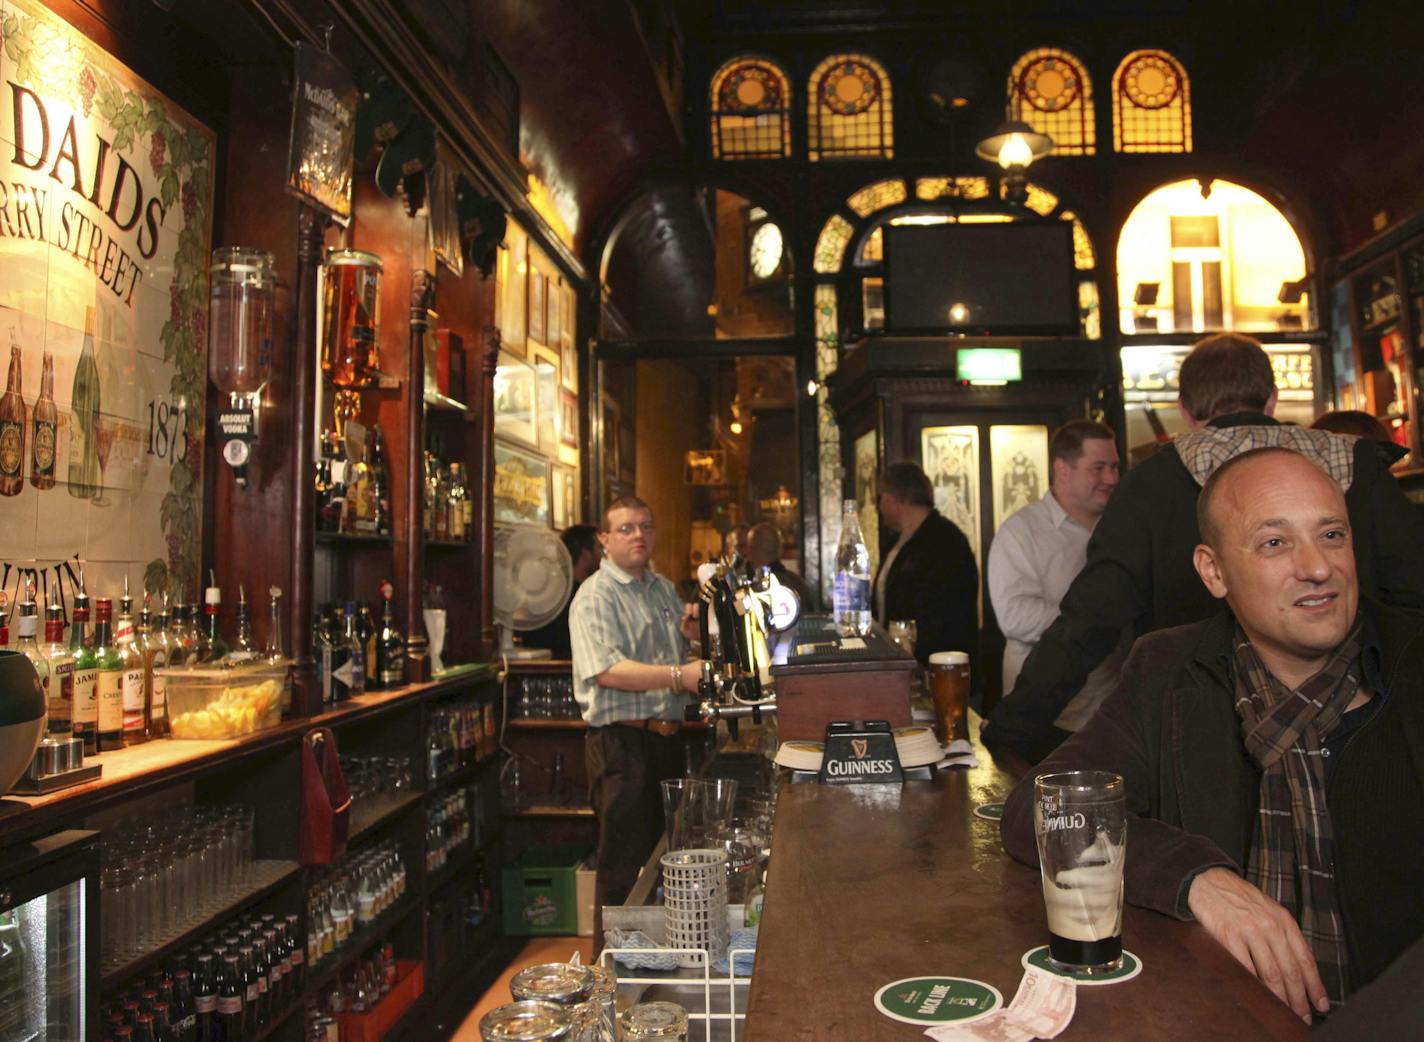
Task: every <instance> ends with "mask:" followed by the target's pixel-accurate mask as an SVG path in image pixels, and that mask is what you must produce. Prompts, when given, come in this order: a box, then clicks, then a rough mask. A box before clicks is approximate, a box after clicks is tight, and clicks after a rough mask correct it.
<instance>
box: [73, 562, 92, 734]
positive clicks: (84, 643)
mask: <svg viewBox="0 0 1424 1042" xmlns="http://www.w3.org/2000/svg"><path fill="white" fill-rule="evenodd" d="M69 650H70V651H71V652H73V653H74V737H75V738H82V739H84V751H85V752H86V753H96V752H98V751H99V664H98V661H97V660H96V659H95V658H94V645H93V641H91V640H90V638H89V595H88V594H87V593H86V592H85V591H84V573H83V572H82V571H81V572H80V573H79V589H78V590H77V591H76V592H75V594H74V625H73V626H72V627H71V628H70V632H69Z"/></svg>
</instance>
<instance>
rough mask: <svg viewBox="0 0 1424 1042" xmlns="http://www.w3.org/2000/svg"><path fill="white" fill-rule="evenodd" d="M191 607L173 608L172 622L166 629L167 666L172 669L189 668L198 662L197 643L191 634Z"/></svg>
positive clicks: (184, 605) (177, 606) (177, 605)
mask: <svg viewBox="0 0 1424 1042" xmlns="http://www.w3.org/2000/svg"><path fill="white" fill-rule="evenodd" d="M192 618H193V614H192V607H191V606H190V605H187V604H182V603H179V604H175V605H174V606H173V622H172V623H171V624H170V625H169V628H168V664H169V665H170V666H174V667H187V666H191V665H193V664H194V663H196V662H197V661H198V641H197V636H196V634H194V632H193V627H192V625H191V623H192Z"/></svg>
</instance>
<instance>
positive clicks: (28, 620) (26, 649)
mask: <svg viewBox="0 0 1424 1042" xmlns="http://www.w3.org/2000/svg"><path fill="white" fill-rule="evenodd" d="M16 630H17V631H18V639H17V640H16V641H15V650H16V651H18V652H19V653H20V654H22V655H24V656H25V657H26V658H27V659H29V660H30V663H31V664H32V665H33V666H34V667H35V672H36V673H38V674H39V678H40V689H41V690H42V691H44V693H45V702H46V704H48V702H49V700H50V698H51V697H52V696H51V694H50V673H49V658H48V656H46V655H45V653H44V652H42V651H41V650H40V644H39V632H40V616H39V608H38V606H37V605H36V604H35V581H34V579H33V578H29V579H26V580H25V599H24V600H23V601H21V602H20V618H19V622H18V623H17V624H16Z"/></svg>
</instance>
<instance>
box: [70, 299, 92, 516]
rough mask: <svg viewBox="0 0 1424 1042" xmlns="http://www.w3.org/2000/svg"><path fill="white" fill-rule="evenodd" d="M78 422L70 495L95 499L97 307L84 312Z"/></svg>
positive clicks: (73, 432)
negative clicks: (95, 319) (95, 310)
mask: <svg viewBox="0 0 1424 1042" xmlns="http://www.w3.org/2000/svg"><path fill="white" fill-rule="evenodd" d="M70 402H71V408H72V410H73V413H74V423H73V424H72V425H71V427H70V431H69V494H70V495H71V496H75V497H77V498H79V499H93V498H94V497H95V496H97V495H98V494H99V448H98V439H97V435H98V428H99V366H98V363H96V362H95V360H94V309H93V308H86V309H85V311H84V346H83V348H82V349H81V350H80V352H79V363H78V365H77V366H76V367H75V370H74V393H73V394H72V395H71V396H70Z"/></svg>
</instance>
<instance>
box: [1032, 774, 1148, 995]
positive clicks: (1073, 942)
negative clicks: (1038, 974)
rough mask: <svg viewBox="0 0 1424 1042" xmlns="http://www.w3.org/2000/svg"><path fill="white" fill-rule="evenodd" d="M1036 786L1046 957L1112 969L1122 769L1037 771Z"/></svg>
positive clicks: (1116, 945) (1123, 840)
mask: <svg viewBox="0 0 1424 1042" xmlns="http://www.w3.org/2000/svg"><path fill="white" fill-rule="evenodd" d="M1034 790H1035V800H1034V807H1033V824H1034V830H1035V832H1036V833H1037V835H1038V861H1039V869H1040V871H1041V873H1042V876H1043V902H1044V905H1045V907H1046V909H1047V912H1048V954H1049V960H1050V961H1051V962H1052V963H1053V964H1054V965H1055V966H1057V967H1059V968H1060V969H1064V970H1070V971H1072V972H1074V973H1086V974H1095V973H1112V972H1113V971H1114V970H1116V969H1118V968H1119V967H1120V966H1121V965H1122V869H1123V861H1124V859H1125V857H1126V854H1127V814H1126V806H1125V799H1124V792H1123V784H1122V777H1121V776H1120V775H1117V774H1110V773H1108V772H1107V771H1067V772H1065V773H1063V774H1042V775H1039V776H1038V778H1036V779H1035V780H1034Z"/></svg>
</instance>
